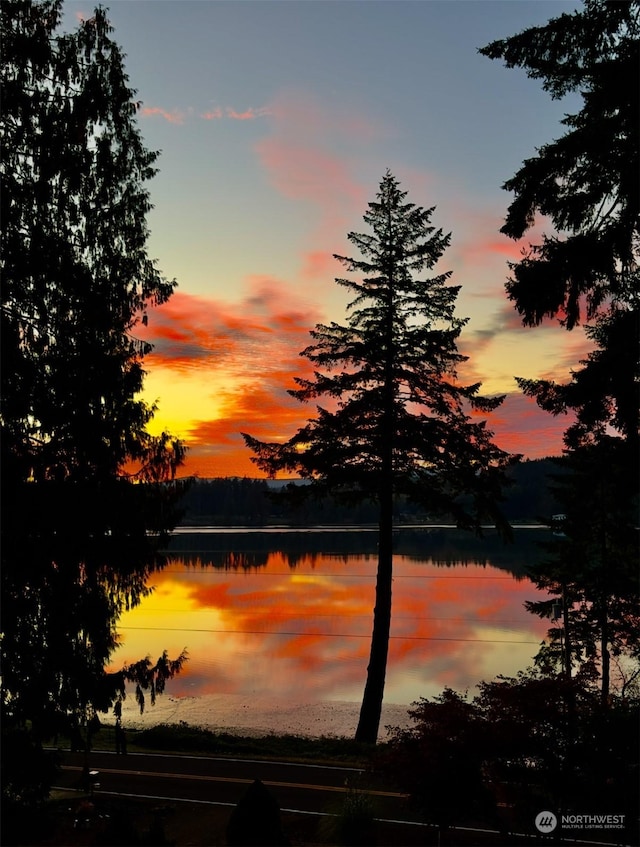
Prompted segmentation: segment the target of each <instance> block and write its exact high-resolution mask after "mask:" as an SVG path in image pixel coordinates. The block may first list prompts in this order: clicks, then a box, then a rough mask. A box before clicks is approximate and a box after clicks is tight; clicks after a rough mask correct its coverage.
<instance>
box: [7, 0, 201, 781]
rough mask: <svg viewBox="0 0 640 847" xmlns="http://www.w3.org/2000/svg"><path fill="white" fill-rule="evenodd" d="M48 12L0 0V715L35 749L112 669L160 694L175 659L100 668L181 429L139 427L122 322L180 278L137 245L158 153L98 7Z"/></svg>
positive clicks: (128, 599)
mask: <svg viewBox="0 0 640 847" xmlns="http://www.w3.org/2000/svg"><path fill="white" fill-rule="evenodd" d="M61 15H62V4H61V0H41V2H34V1H33V0H7V2H5V3H2V5H1V7H0V27H1V33H2V41H3V64H2V69H1V83H2V97H3V111H2V116H1V118H0V129H1V133H2V141H3V150H4V155H3V160H2V179H3V192H2V217H3V243H2V270H3V283H2V334H1V341H2V360H3V368H2V412H1V418H0V423H1V426H2V464H3V474H2V485H3V497H2V602H3V614H2V627H3V634H2V660H3V676H2V707H3V728H4V729H6V730H7V731H12V730H13V729H14V728H18V729H20V730H21V731H23V732H26V730H27V729H28V730H29V732H28V744H34V745H36V747H37V746H38V745H39V744H40V743H41V741H42V739H43V737H44V736H45V735H46V734H48V733H49V732H52V731H53V732H55V731H58V730H60V729H62V728H66V729H67V730H72V731H74V732H79V731H80V728H81V727H83V728H84V730H85V738H84V741H83V743H84V744H86V745H88V744H89V743H90V737H91V733H92V731H93V730H94V729H95V727H96V726H97V725H98V723H99V722H98V719H97V712H98V711H100V710H105V709H107V708H108V707H109V705H110V704H113V703H114V701H117V699H118V698H119V697H121V696H122V683H123V680H124V679H125V678H127V677H129V678H133V677H135V679H136V682H137V683H138V684H139V686H140V687H141V691H142V690H143V689H144V687H145V685H146V686H151V687H152V688H151V690H152V694H155V692H157V691H159V690H161V689H162V686H163V685H164V681H166V679H168V678H170V676H172V675H173V674H174V673H175V672H177V671H178V670H179V667H180V665H181V663H182V661H184V657H179V658H178V659H177V660H175V661H174V662H173V663H172V662H170V661H169V660H168V659H167V657H166V656H165V657H161V658H160V660H159V661H158V662H157V663H156V664H152V663H151V662H148V663H147V665H145V666H144V667H142V666H135V667H134V668H128V669H127V668H125V669H123V670H122V672H121V673H120V675H119V676H118V675H111V674H107V673H106V671H105V667H106V665H107V664H108V662H109V660H110V658H111V656H112V654H113V652H114V650H115V649H116V647H117V645H118V637H117V633H116V629H115V624H116V621H117V618H118V616H119V614H120V613H121V612H122V610H123V609H125V608H129V607H130V606H132V605H135V604H136V603H137V602H138V601H139V600H140V598H141V597H142V596H144V594H145V593H146V592H147V589H146V588H145V582H146V578H147V576H148V574H149V572H150V570H151V569H153V568H154V567H156V566H158V565H160V564H161V560H160V558H159V557H158V554H157V549H158V545H159V542H161V541H162V540H163V539H164V538H166V533H167V531H168V530H169V529H170V528H171V527H172V526H173V524H174V523H175V521H176V520H177V517H178V513H177V511H176V501H177V499H178V497H179V495H180V493H181V490H182V486H181V485H178V484H177V483H175V482H174V481H173V480H174V477H175V472H176V469H177V467H178V466H179V465H180V463H181V461H182V459H183V456H184V446H183V445H182V444H181V443H180V442H179V441H178V440H176V439H173V438H172V437H171V436H170V435H169V434H168V433H163V434H162V435H160V436H157V437H152V436H151V435H150V434H149V433H148V432H147V430H146V425H147V424H148V422H149V421H150V419H151V418H152V416H153V411H154V409H153V407H151V406H149V405H148V404H146V403H145V402H144V401H143V400H141V399H140V396H139V394H140V390H141V388H142V383H143V377H144V370H143V367H142V362H143V357H144V354H145V353H146V352H148V350H149V346H148V345H145V344H143V343H141V342H140V341H138V340H137V339H136V338H135V336H134V332H135V329H136V326H138V325H140V324H141V323H142V324H144V323H146V322H147V320H148V311H149V309H150V307H152V306H153V305H156V304H160V303H163V302H165V301H166V300H167V299H168V297H169V296H170V295H171V293H172V291H173V288H174V286H175V283H174V282H168V281H167V280H165V279H164V278H163V277H162V275H161V274H160V273H159V271H158V270H157V268H156V267H155V265H154V263H153V262H152V261H151V260H150V259H149V257H148V255H147V250H146V241H147V235H148V230H147V225H146V215H147V213H148V211H149V210H150V208H151V204H150V200H149V193H148V190H147V188H146V182H147V181H148V180H149V179H150V178H151V177H152V176H153V174H154V173H155V168H154V162H155V160H156V158H157V154H156V153H154V152H150V151H148V150H147V149H146V148H145V147H144V144H143V140H142V138H141V135H140V133H139V130H138V127H137V123H136V111H137V108H138V104H137V103H136V101H135V99H134V94H135V92H134V91H133V90H132V89H131V88H130V87H129V85H128V78H127V75H126V73H125V70H124V64H123V55H122V53H121V51H120V48H119V47H118V45H117V44H116V43H115V42H114V41H113V40H112V38H111V35H110V33H111V27H110V26H109V23H108V21H107V18H106V14H105V11H104V10H103V9H101V8H98V9H96V11H95V13H94V15H93V16H92V17H91V18H89V19H87V20H84V21H82V22H81V23H80V24H79V25H78V27H77V29H76V30H75V31H73V32H70V33H63V32H61V31H60V26H59V25H60V21H61ZM145 674H146V676H145ZM27 747H28V745H27ZM27 747H25V750H26V749H27ZM32 778H33V777H32ZM5 785H6V783H5ZM28 788H29V786H25V790H28ZM11 791H12V794H13V796H14V797H19V796H24V791H23V790H22V789H21V788H20V786H17V785H13V786H12V787H11Z"/></svg>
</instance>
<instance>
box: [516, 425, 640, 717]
mask: <svg viewBox="0 0 640 847" xmlns="http://www.w3.org/2000/svg"><path fill="white" fill-rule="evenodd" d="M629 453H630V448H629V445H628V444H627V443H626V442H624V441H622V440H621V439H618V438H612V437H607V438H603V439H601V440H600V441H599V442H598V443H597V444H588V445H585V446H583V447H579V448H576V449H575V450H573V451H571V452H569V453H568V454H567V455H566V456H565V457H563V458H562V459H558V460H557V463H558V465H559V466H560V467H561V468H563V469H564V471H565V472H564V473H563V474H562V475H561V476H558V477H557V478H556V482H555V486H554V487H555V494H556V498H557V500H558V502H559V503H560V509H561V514H562V515H563V517H562V520H561V521H559V522H556V524H555V530H556V531H555V535H554V538H553V541H551V542H549V543H547V544H546V545H544V546H545V548H546V550H547V553H548V554H549V555H548V558H547V559H546V560H545V561H543V562H542V563H540V564H538V565H537V566H536V567H534V568H533V569H532V571H531V576H532V579H533V581H534V583H535V584H536V586H537V587H538V588H539V589H542V590H546V591H547V592H548V594H549V595H550V598H551V599H549V600H541V601H536V602H529V603H527V604H526V605H527V608H528V609H529V611H532V612H534V613H535V614H537V615H539V616H540V617H542V618H549V617H551V616H552V614H553V611H554V604H555V607H556V608H557V609H558V614H557V616H556V617H557V623H556V624H554V626H553V627H552V628H551V630H550V632H549V636H550V640H549V644H547V645H545V646H544V648H543V650H542V652H541V655H540V660H541V661H546V662H554V661H558V660H560V661H561V664H562V667H564V669H565V673H566V674H567V676H569V675H570V674H571V672H572V667H573V666H574V664H575V663H576V662H577V663H578V666H580V665H581V664H583V663H596V665H597V666H598V667H599V676H600V679H601V692H602V699H603V703H604V704H606V703H607V702H608V699H609V691H610V679H611V668H610V661H611V658H612V657H618V656H621V655H624V656H626V658H627V660H633V661H634V662H635V663H636V664H637V660H638V658H640V615H639V614H638V601H639V599H640V586H639V583H638V579H639V575H638V568H637V553H638V529H637V503H636V502H635V500H634V496H633V495H634V491H633V488H630V487H629V486H628V485H627V486H625V481H626V480H627V481H628V475H627V474H626V473H625V470H626V466H627V465H628V463H629V461H630V456H629ZM552 523H553V522H552ZM560 653H562V655H560Z"/></svg>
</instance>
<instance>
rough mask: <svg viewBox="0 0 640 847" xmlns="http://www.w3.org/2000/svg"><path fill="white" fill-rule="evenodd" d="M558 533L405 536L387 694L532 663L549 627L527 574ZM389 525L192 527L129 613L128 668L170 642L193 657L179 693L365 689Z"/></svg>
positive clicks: (419, 693)
mask: <svg viewBox="0 0 640 847" xmlns="http://www.w3.org/2000/svg"><path fill="white" fill-rule="evenodd" d="M545 533H546V530H532V529H528V530H527V529H522V530H517V531H516V540H515V543H514V544H513V545H503V544H502V542H500V541H499V540H498V539H497V538H496V537H495V536H493V535H491V534H490V535H489V537H488V538H486V539H485V540H480V541H479V540H477V539H475V538H474V537H473V536H469V535H466V534H463V533H459V532H456V531H455V530H450V529H432V530H429V531H425V530H417V529H416V530H409V529H407V530H401V531H399V532H398V533H397V535H396V554H395V560H394V583H393V592H394V595H393V616H392V630H391V642H390V651H389V665H388V671H387V685H386V693H385V701H386V702H388V703H401V704H407V703H410V702H412V701H414V700H416V699H417V698H419V697H423V696H433V695H435V694H437V693H439V692H440V691H441V690H442V688H443V687H444V686H450V687H452V688H455V689H457V690H465V689H472V688H473V687H474V686H475V685H476V684H477V683H478V682H479V681H480V680H482V679H492V678H494V677H495V676H496V675H497V674H500V673H502V674H509V675H510V674H515V673H516V672H517V671H518V670H519V669H521V668H524V667H526V666H527V665H528V664H530V662H531V660H532V657H533V656H534V655H535V653H536V652H537V649H538V645H539V643H540V641H541V639H542V637H543V636H544V633H545V631H546V629H547V626H548V623H546V624H545V622H542V621H540V620H539V619H537V618H534V617H533V616H532V615H530V614H528V613H527V612H526V611H525V610H524V608H523V603H524V601H525V600H530V599H534V598H535V597H536V596H537V592H536V590H535V589H534V587H533V586H532V584H531V583H530V582H529V580H528V579H527V578H526V576H525V569H526V566H527V565H528V564H531V563H532V562H534V561H535V560H536V559H537V558H538V556H539V555H540V554H539V551H538V548H537V545H536V542H537V541H540V540H542V539H543V538H544V537H545ZM375 571H376V534H375V532H373V531H370V532H369V531H366V530H361V529H358V530H355V529H354V530H352V531H348V530H333V529H332V530H323V529H312V530H303V531H291V530H289V531H287V530H277V529H273V530H220V529H204V530H199V531H186V530H178V532H176V534H175V535H174V537H173V539H172V542H171V546H170V550H169V557H168V562H167V565H166V567H165V568H164V570H162V571H159V572H157V573H156V574H154V575H153V577H152V579H151V585H153V592H152V594H151V595H150V596H149V597H147V598H146V599H145V600H143V602H142V604H141V605H140V606H139V607H138V608H136V609H134V610H132V611H130V612H128V613H126V614H125V615H124V616H123V618H122V619H121V625H120V627H119V631H120V633H121V647H120V648H119V650H118V651H117V653H116V656H115V658H114V663H116V664H121V662H122V661H134V660H137V659H139V658H140V657H141V656H144V655H147V654H150V655H151V656H152V657H153V658H155V657H156V656H157V655H159V654H160V653H161V652H162V650H163V649H165V648H166V649H167V650H169V652H170V654H172V655H176V654H178V653H179V652H180V651H181V650H182V649H183V648H185V647H186V648H187V650H188V652H189V657H190V660H189V662H188V663H187V665H186V666H185V670H184V671H183V673H182V674H181V675H180V677H179V678H178V679H176V680H174V681H173V682H172V683H171V695H172V696H173V697H199V696H202V695H211V694H215V695H242V696H245V697H246V696H249V697H251V698H255V700H256V701H259V700H260V698H272V697H274V696H275V697H279V698H283V699H286V700H287V701H290V702H291V703H296V702H318V701H327V700H348V701H358V700H360V699H361V697H362V690H363V687H364V682H365V677H366V668H367V661H368V652H369V640H370V635H371V625H372V610H373V605H374V588H375Z"/></svg>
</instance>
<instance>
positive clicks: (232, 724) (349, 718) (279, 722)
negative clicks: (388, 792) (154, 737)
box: [122, 694, 412, 740]
mask: <svg viewBox="0 0 640 847" xmlns="http://www.w3.org/2000/svg"><path fill="white" fill-rule="evenodd" d="M408 709H409V706H405V705H400V704H396V703H385V704H383V706H382V719H381V721H380V733H379V738H380V740H384V739H385V738H387V737H388V735H389V732H388V729H387V727H389V726H391V727H396V726H401V727H403V728H404V727H408V726H411V723H412V722H411V720H410V718H409V716H408V712H407V710H408ZM359 713H360V703H357V702H351V701H347V700H326V701H321V702H314V703H309V702H307V703H291V702H290V701H285V700H278V699H276V698H271V699H262V698H261V699H259V700H256V699H254V698H252V697H248V696H244V695H239V694H206V695H203V696H201V697H171V696H170V695H166V694H163V695H162V696H160V697H158V699H157V700H156V703H155V705H154V706H151V705H150V704H146V705H145V710H144V713H143V714H142V715H141V714H140V709H139V707H138V704H137V703H136V701H135V696H133V694H128V696H127V698H126V700H125V701H124V703H123V704H122V719H123V723H124V725H125V727H129V728H131V729H146V728H148V727H150V726H156V725H158V724H180V723H184V724H186V725H188V726H193V727H199V728H203V729H208V730H210V731H212V732H227V733H230V734H232V735H233V734H236V735H252V736H255V737H259V736H265V735H274V734H276V735H298V736H306V737H309V738H321V737H324V736H334V737H341V738H353V736H354V735H355V731H356V726H357V723H358V716H359Z"/></svg>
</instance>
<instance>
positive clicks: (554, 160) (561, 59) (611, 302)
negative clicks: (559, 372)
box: [480, 0, 640, 475]
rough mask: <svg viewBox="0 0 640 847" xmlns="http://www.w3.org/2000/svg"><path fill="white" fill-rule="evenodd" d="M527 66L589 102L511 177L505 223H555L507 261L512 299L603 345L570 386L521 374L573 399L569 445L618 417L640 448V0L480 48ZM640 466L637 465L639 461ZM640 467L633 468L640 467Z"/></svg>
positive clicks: (537, 391) (512, 231) (542, 395)
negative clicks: (539, 218)
mask: <svg viewBox="0 0 640 847" xmlns="http://www.w3.org/2000/svg"><path fill="white" fill-rule="evenodd" d="M480 52H481V53H483V54H484V55H486V56H489V57H490V58H492V59H496V58H501V59H503V60H504V61H505V63H506V65H507V66H508V67H522V68H524V69H525V70H526V71H527V74H528V75H529V76H531V77H533V78H535V79H541V80H542V81H543V87H544V89H545V90H546V91H548V92H549V93H550V95H551V96H552V97H554V98H560V97H563V96H564V95H566V94H569V93H577V94H579V95H580V97H581V98H582V103H583V105H582V108H581V109H580V111H578V112H577V113H576V114H570V115H567V116H566V117H565V118H564V120H563V124H564V125H565V126H566V127H567V128H568V131H567V132H566V133H565V135H563V136H562V137H561V138H559V139H557V140H555V141H552V142H551V143H549V144H545V145H543V146H542V147H541V148H540V149H539V150H538V152H537V155H536V156H534V157H532V158H530V159H527V160H526V161H525V162H524V164H523V165H522V167H521V168H520V170H519V171H518V172H517V173H516V174H515V176H514V177H512V178H511V179H510V180H508V181H507V182H506V183H505V185H504V188H505V189H506V190H508V191H512V192H514V195H515V196H514V198H513V200H512V202H511V204H510V206H509V209H508V211H507V218H506V221H505V224H504V226H503V227H502V232H503V233H505V234H506V235H508V236H510V237H511V238H514V239H519V238H522V237H523V235H524V234H525V233H526V232H527V231H528V230H529V229H530V228H531V227H532V226H533V224H534V222H535V220H536V215H538V214H539V215H543V216H546V218H547V219H548V221H549V222H550V223H551V224H552V226H553V227H554V228H555V230H556V234H553V235H547V234H544V235H543V236H542V239H541V242H540V243H539V244H536V245H533V246H532V247H530V249H529V251H528V253H527V254H526V255H525V256H524V257H523V258H522V260H521V261H520V262H517V263H513V264H511V266H510V267H511V271H512V274H513V276H512V277H511V279H509V281H508V282H507V285H506V289H507V294H508V296H509V298H510V299H511V300H512V301H513V302H514V304H515V307H516V309H517V310H518V312H519V313H520V314H521V315H522V319H523V323H525V324H528V325H530V326H534V325H536V324H539V323H541V322H542V320H543V319H544V318H545V317H547V316H548V317H556V316H559V317H560V322H561V323H562V324H563V325H564V326H565V327H566V328H567V329H569V330H570V329H572V328H574V327H575V326H576V325H577V324H578V323H579V322H580V321H582V322H584V321H585V320H586V321H589V322H591V325H590V326H589V327H588V328H587V332H588V334H589V336H590V337H591V339H592V340H593V341H594V343H595V350H594V352H592V353H591V354H590V355H589V356H588V357H587V358H586V359H585V360H583V361H581V362H580V365H581V368H580V370H577V371H576V372H575V373H574V374H573V375H572V379H571V381H570V382H569V383H568V384H566V385H559V384H555V383H550V382H549V381H545V380H520V384H521V387H522V388H523V390H524V391H525V393H526V394H528V395H530V396H532V397H535V398H536V399H537V400H538V402H539V403H540V405H541V406H542V407H543V408H547V409H548V410H549V411H552V412H554V413H558V412H560V411H566V410H568V409H571V410H575V411H576V413H577V418H578V423H577V425H576V426H574V427H572V428H571V429H570V430H569V431H568V433H567V446H568V447H569V448H572V447H573V446H576V445H577V444H580V443H587V442H591V441H593V440H594V439H597V438H598V437H599V436H600V435H601V434H602V433H604V432H606V431H607V427H609V426H611V427H613V428H614V429H616V430H617V431H618V432H619V433H620V434H621V435H622V437H624V438H625V439H626V440H627V441H628V443H629V445H630V448H631V451H632V454H631V455H630V465H629V467H634V469H635V463H634V456H635V459H636V461H637V456H636V455H635V454H634V451H636V452H637V450H638V429H639V427H638V424H639V419H638V384H639V382H640V362H639V352H640V331H639V326H640V318H639V307H640V303H639V297H640V286H639V282H640V271H639V269H638V243H639V237H640V185H639V183H638V178H637V176H638V175H637V163H638V159H639V156H640V75H639V74H638V67H640V3H639V2H638V0H625V2H615V3H614V2H609V0H585V3H584V7H583V9H581V10H579V11H575V12H572V13H571V14H562V15H560V16H559V17H558V18H553V19H552V20H550V21H549V22H548V23H547V24H546V25H545V26H542V27H532V28H530V29H527V30H525V31H524V32H522V33H519V34H518V35H515V36H512V37H510V38H507V39H504V40H501V41H494V42H493V43H491V44H489V45H487V46H486V47H484V48H483V49H482V50H481V51H480ZM634 472H635V471H634ZM636 475H637V473H636Z"/></svg>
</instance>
